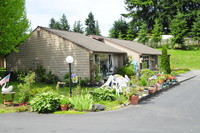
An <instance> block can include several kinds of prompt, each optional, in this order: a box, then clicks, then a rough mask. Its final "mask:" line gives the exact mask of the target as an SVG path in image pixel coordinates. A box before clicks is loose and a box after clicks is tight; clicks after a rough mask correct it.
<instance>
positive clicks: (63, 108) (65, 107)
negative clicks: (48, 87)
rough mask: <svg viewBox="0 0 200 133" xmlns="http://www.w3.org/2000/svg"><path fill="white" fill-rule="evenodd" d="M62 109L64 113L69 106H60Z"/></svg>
mask: <svg viewBox="0 0 200 133" xmlns="http://www.w3.org/2000/svg"><path fill="white" fill-rule="evenodd" d="M60 108H61V110H62V111H66V110H67V108H68V104H65V105H60Z"/></svg>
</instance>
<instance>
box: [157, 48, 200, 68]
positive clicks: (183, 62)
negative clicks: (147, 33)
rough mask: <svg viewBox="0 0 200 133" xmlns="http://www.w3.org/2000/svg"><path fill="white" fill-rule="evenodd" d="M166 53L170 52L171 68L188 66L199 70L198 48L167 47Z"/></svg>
mask: <svg viewBox="0 0 200 133" xmlns="http://www.w3.org/2000/svg"><path fill="white" fill-rule="evenodd" d="M159 50H162V49H159ZM168 54H170V65H171V68H172V69H176V68H178V69H182V68H189V69H191V70H200V65H199V64H200V50H172V49H168Z"/></svg>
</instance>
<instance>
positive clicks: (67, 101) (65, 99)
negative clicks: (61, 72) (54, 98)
mask: <svg viewBox="0 0 200 133" xmlns="http://www.w3.org/2000/svg"><path fill="white" fill-rule="evenodd" d="M59 103H60V105H65V104H69V103H70V102H69V99H68V98H67V97H65V96H64V95H61V96H60V101H59Z"/></svg>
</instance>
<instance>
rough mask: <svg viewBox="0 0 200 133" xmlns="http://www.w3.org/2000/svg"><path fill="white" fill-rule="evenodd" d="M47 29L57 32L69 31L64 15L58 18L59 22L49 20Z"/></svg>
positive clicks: (52, 19)
mask: <svg viewBox="0 0 200 133" xmlns="http://www.w3.org/2000/svg"><path fill="white" fill-rule="evenodd" d="M49 27H50V28H52V29H57V30H65V31H69V30H70V25H69V23H68V21H67V18H66V16H65V14H63V15H62V17H61V18H60V21H56V20H55V19H54V18H51V19H50V23H49Z"/></svg>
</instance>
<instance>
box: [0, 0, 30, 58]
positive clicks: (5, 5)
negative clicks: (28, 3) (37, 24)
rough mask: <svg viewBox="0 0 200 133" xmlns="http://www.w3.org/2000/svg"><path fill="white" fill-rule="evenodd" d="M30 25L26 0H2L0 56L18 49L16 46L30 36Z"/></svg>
mask: <svg viewBox="0 0 200 133" xmlns="http://www.w3.org/2000/svg"><path fill="white" fill-rule="evenodd" d="M29 25H30V23H29V21H28V19H27V16H26V10H25V0H1V2H0V47H1V48H0V56H4V55H6V54H9V53H10V52H12V51H17V49H16V46H17V45H19V44H20V43H21V42H23V41H24V40H25V39H26V38H27V37H28V32H29V31H30V30H29Z"/></svg>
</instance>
